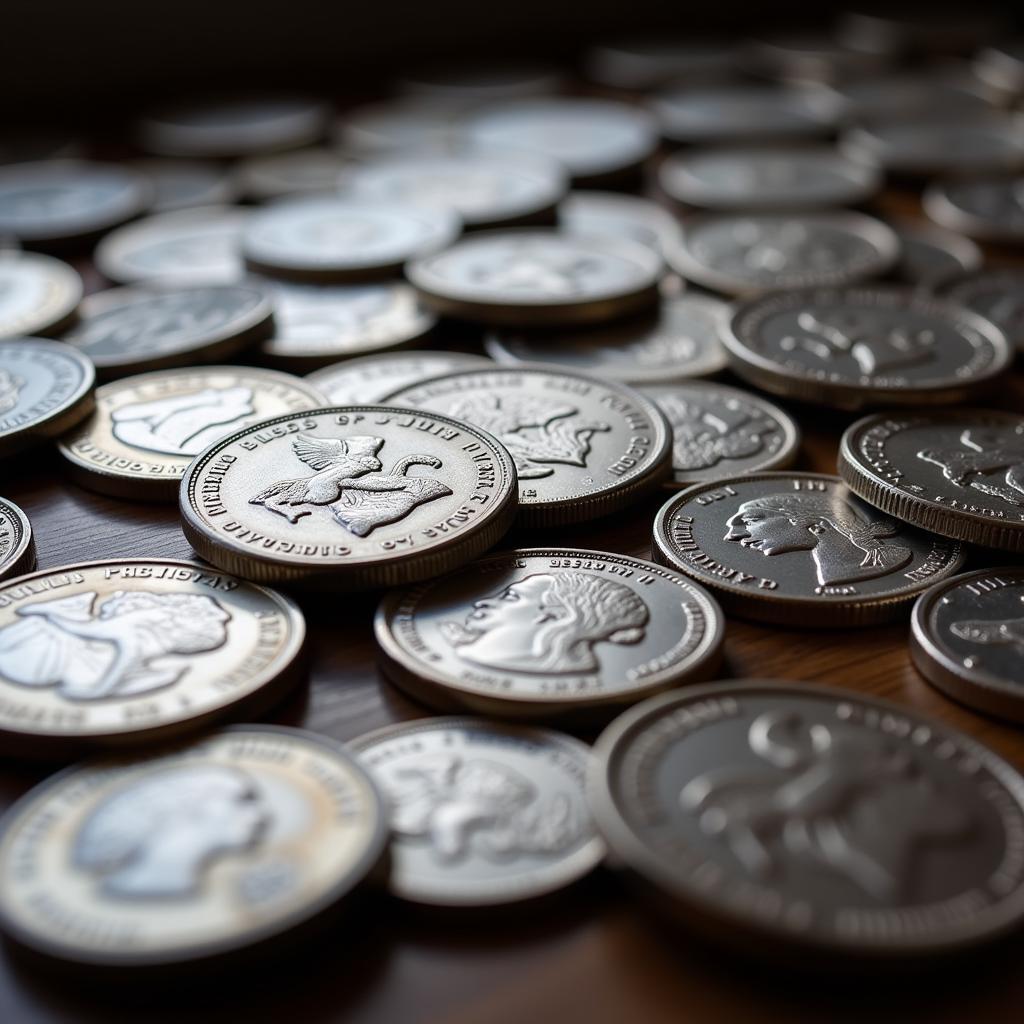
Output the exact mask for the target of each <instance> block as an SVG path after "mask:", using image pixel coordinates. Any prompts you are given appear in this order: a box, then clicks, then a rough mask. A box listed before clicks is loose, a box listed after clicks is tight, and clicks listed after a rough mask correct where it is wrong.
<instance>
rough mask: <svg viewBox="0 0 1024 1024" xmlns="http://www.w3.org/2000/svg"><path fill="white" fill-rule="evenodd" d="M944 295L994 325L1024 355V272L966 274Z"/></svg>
mask: <svg viewBox="0 0 1024 1024" xmlns="http://www.w3.org/2000/svg"><path fill="white" fill-rule="evenodd" d="M943 294H944V296H945V297H946V298H947V299H949V301H950V302H956V303H959V304H960V305H963V306H966V307H967V308H968V309H970V310H973V311H974V312H975V313H978V314H979V315H980V316H983V317H985V319H986V320H989V321H991V322H992V323H994V324H995V325H996V327H998V328H999V329H1000V330H1002V331H1003V333H1004V334H1005V335H1006V337H1007V339H1008V340H1009V342H1010V344H1011V345H1015V346H1016V347H1017V351H1018V352H1024V272H1021V270H1020V269H1019V268H1016V267H996V268H992V269H991V270H978V271H976V272H975V273H972V274H965V275H964V276H962V277H960V278H957V279H956V280H954V281H949V282H947V287H946V288H945V289H944V292H943Z"/></svg>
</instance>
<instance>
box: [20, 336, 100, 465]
mask: <svg viewBox="0 0 1024 1024" xmlns="http://www.w3.org/2000/svg"><path fill="white" fill-rule="evenodd" d="M95 380H96V371H95V370H94V369H93V365H92V363H91V362H90V361H89V360H88V359H87V358H86V357H85V356H83V355H82V354H81V353H80V352H78V351H77V350H76V349H74V348H72V347H71V346H70V345H64V344H62V343H61V342H59V341H45V340H44V339H42V338H18V339H16V340H13V341H0V455H4V456H7V455H13V454H14V453H15V452H18V451H21V450H22V449H25V448H29V447H31V446H32V445H33V444H37V443H38V442H39V441H41V440H42V439H44V438H49V437H56V436H57V435H59V434H62V433H63V432H64V431H65V430H68V429H69V428H70V427H73V426H74V425H75V424H76V423H78V422H79V420H82V419H84V418H85V417H86V416H88V415H89V413H90V412H92V409H93V384H94V383H95Z"/></svg>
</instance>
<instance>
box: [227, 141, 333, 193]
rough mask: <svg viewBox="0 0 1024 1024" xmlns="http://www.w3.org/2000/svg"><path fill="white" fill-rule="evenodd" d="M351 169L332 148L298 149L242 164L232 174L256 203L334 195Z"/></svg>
mask: <svg viewBox="0 0 1024 1024" xmlns="http://www.w3.org/2000/svg"><path fill="white" fill-rule="evenodd" d="M351 166H352V162H351V160H349V159H347V158H346V157H344V156H343V155H342V154H341V153H339V152H337V151H336V150H333V149H326V148H324V149H297V150H295V151H294V152H291V153H272V154H269V155H266V156H254V157H250V158H249V159H248V160H244V161H242V163H241V164H239V166H238V168H237V170H236V171H235V180H236V181H237V182H238V187H239V190H240V191H241V192H242V194H243V195H245V196H246V197H247V198H249V199H251V200H253V201H254V202H257V203H263V202H266V201H268V200H270V199H280V198H281V197H282V196H294V195H303V194H307V193H317V192H321V193H324V194H327V193H335V192H337V190H338V185H339V182H341V181H342V180H343V176H344V174H345V172H346V170H348V168H349V167H351Z"/></svg>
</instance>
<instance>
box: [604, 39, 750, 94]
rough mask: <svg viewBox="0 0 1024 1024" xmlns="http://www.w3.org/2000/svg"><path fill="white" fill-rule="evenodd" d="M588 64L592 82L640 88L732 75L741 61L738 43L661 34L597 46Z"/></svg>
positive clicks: (624, 87) (619, 87)
mask: <svg viewBox="0 0 1024 1024" xmlns="http://www.w3.org/2000/svg"><path fill="white" fill-rule="evenodd" d="M585 67H586V72H587V77H588V78H590V79H591V81H594V82H597V83H599V84H600V85H607V86H610V87H611V88H613V89H630V90H637V91H639V90H644V89H652V88H655V87H657V86H659V85H664V84H665V83H666V82H671V81H689V82H702V81H708V80H714V79H718V78H722V79H726V78H730V77H731V76H732V75H733V74H734V73H735V72H736V70H737V68H738V62H737V53H736V48H735V46H733V45H732V44H731V43H730V42H728V41H726V40H716V39H711V38H700V37H697V38H694V37H693V36H690V35H687V36H685V37H680V38H673V37H667V38H666V37H665V36H664V35H658V36H648V37H646V38H644V37H640V38H633V39H620V40H616V41H614V42H608V43H604V44H603V45H601V46H595V47H594V48H593V49H592V50H590V52H589V53H588V54H587V55H586V61H585Z"/></svg>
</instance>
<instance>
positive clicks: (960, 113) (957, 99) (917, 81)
mask: <svg viewBox="0 0 1024 1024" xmlns="http://www.w3.org/2000/svg"><path fill="white" fill-rule="evenodd" d="M834 88H835V90H836V92H837V93H838V94H839V96H840V97H841V99H842V102H843V106H844V120H845V121H848V122H852V123H855V124H860V123H864V122H873V121H877V120H886V119H889V120H893V121H913V120H915V119H917V118H934V117H935V116H936V114H941V115H944V116H946V117H952V116H957V117H963V118H970V117H971V116H972V115H974V114H981V115H982V116H984V115H986V114H991V113H992V112H993V109H994V99H995V98H994V96H993V95H992V92H991V90H988V89H986V88H985V87H984V86H983V85H982V83H981V82H979V81H978V79H977V78H976V77H975V76H974V75H973V74H972V73H971V70H970V68H969V67H968V66H967V65H966V64H955V63H950V64H937V65H926V66H925V67H922V68H915V69H914V70H913V71H889V72H885V73H882V74H874V75H866V76H864V77H863V78H854V79H852V80H850V81H848V82H839V83H836V84H835V86H834Z"/></svg>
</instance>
